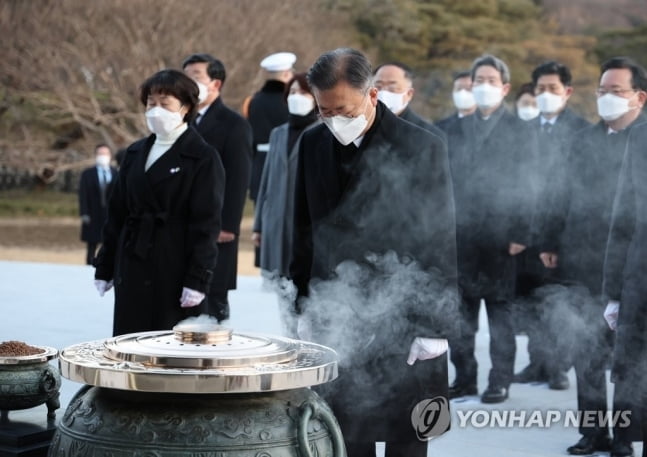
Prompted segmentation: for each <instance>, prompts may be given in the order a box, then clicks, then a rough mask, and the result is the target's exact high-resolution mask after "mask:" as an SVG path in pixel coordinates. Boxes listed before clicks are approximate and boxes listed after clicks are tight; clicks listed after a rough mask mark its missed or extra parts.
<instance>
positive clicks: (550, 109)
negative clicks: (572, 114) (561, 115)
mask: <svg viewBox="0 0 647 457" xmlns="http://www.w3.org/2000/svg"><path fill="white" fill-rule="evenodd" d="M536 100H537V106H538V107H539V111H541V112H542V113H544V114H555V113H558V112H559V111H560V110H561V109H562V107H563V106H564V103H565V100H564V98H563V97H562V96H561V95H556V94H551V93H550V92H543V93H541V94H540V95H537V97H536Z"/></svg>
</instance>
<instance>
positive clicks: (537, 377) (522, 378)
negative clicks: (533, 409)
mask: <svg viewBox="0 0 647 457" xmlns="http://www.w3.org/2000/svg"><path fill="white" fill-rule="evenodd" d="M546 381H548V376H546V374H545V373H544V370H543V369H542V367H540V366H539V365H537V364H535V363H531V364H529V365H528V366H527V367H526V368H524V369H523V370H521V371H520V372H519V373H517V374H516V375H514V379H513V382H519V383H522V384H525V383H528V382H546Z"/></svg>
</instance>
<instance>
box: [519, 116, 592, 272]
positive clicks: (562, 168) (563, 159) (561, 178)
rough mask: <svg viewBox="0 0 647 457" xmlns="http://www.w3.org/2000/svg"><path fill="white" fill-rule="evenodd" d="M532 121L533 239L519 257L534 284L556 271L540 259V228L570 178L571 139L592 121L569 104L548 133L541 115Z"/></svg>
mask: <svg viewBox="0 0 647 457" xmlns="http://www.w3.org/2000/svg"><path fill="white" fill-rule="evenodd" d="M529 124H530V125H531V126H532V127H533V128H534V129H535V130H536V132H537V142H538V148H537V155H536V157H535V158H534V160H533V162H532V164H530V165H529V166H527V167H525V171H524V175H525V176H526V180H527V182H528V183H530V184H531V186H530V187H531V188H532V192H533V194H534V197H533V198H534V201H535V204H534V215H533V218H532V221H533V224H532V234H531V235H532V242H531V246H529V247H528V249H526V251H524V252H523V253H521V254H520V255H519V256H518V257H517V259H518V261H519V263H520V265H519V266H520V271H519V273H520V274H524V275H530V276H532V277H533V279H532V281H533V282H535V285H541V284H542V283H544V282H546V281H551V277H552V275H553V273H554V271H553V270H552V269H548V268H545V267H544V265H543V264H542V262H541V260H540V259H539V254H540V251H541V247H540V245H541V243H542V241H541V240H542V236H541V233H540V230H541V228H542V227H543V226H544V224H545V222H544V221H545V220H546V219H547V218H549V217H552V216H551V214H552V211H553V204H552V201H551V199H552V197H551V196H552V195H553V194H555V193H562V192H564V190H557V189H556V186H557V185H558V184H560V183H562V184H563V183H566V182H567V181H568V177H567V176H565V175H564V173H566V171H567V162H568V160H567V159H568V154H569V150H570V147H571V142H572V141H573V138H574V137H575V135H576V133H577V132H579V131H580V130H582V129H583V128H586V127H588V126H590V125H591V124H590V123H589V122H588V121H587V120H586V119H584V118H582V117H580V116H578V115H577V114H575V113H574V112H573V111H571V110H570V109H569V108H566V109H564V111H562V112H561V113H560V114H559V115H558V116H557V119H556V120H555V123H554V124H553V125H552V127H551V128H550V131H549V132H548V133H547V132H546V131H545V130H544V129H543V128H542V126H541V119H540V118H539V117H538V118H537V119H533V120H532V121H529Z"/></svg>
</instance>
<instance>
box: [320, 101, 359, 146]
mask: <svg viewBox="0 0 647 457" xmlns="http://www.w3.org/2000/svg"><path fill="white" fill-rule="evenodd" d="M367 100H368V98H367ZM364 107H366V105H364ZM321 120H322V121H323V123H324V124H326V127H328V128H329V129H330V131H331V132H332V134H333V135H334V136H335V138H337V141H339V142H340V143H341V144H343V145H344V146H346V145H348V144H350V143H351V142H352V141H353V140H355V139H357V138H358V137H359V136H360V135H361V134H362V132H363V131H364V129H365V128H366V126H367V125H368V119H366V115H365V114H364V113H362V114H360V115H359V116H357V117H347V116H340V115H337V116H330V117H322V118H321Z"/></svg>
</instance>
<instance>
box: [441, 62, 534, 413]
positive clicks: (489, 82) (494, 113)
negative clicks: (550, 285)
mask: <svg viewBox="0 0 647 457" xmlns="http://www.w3.org/2000/svg"><path fill="white" fill-rule="evenodd" d="M471 75H472V81H473V83H472V93H473V94H474V99H475V101H476V105H477V106H478V109H477V110H476V112H475V113H474V114H473V115H470V116H466V117H464V118H462V119H460V120H459V121H458V122H456V123H454V124H452V126H451V128H450V129H449V130H448V131H447V141H448V148H449V157H450V164H451V168H452V179H453V183H454V198H455V201H456V232H457V246H458V273H459V286H460V289H461V293H462V311H463V324H464V325H463V329H462V331H461V332H460V336H459V337H458V338H454V339H451V340H450V342H449V344H450V347H451V359H452V362H453V364H454V366H455V367H456V379H455V381H454V384H453V385H452V386H451V387H450V396H451V397H460V396H464V395H475V394H476V393H477V383H476V381H477V362H476V359H475V357H474V349H475V347H474V345H475V335H476V331H477V327H478V314H479V308H480V302H481V299H483V300H484V301H485V306H486V308H487V317H488V324H489V329H490V358H491V360H492V369H491V370H490V375H489V380H488V387H487V388H486V389H485V391H484V392H483V394H482V396H481V401H482V402H484V403H500V402H503V401H505V400H506V399H507V398H508V389H509V386H510V383H511V382H512V377H513V370H514V355H515V335H514V329H513V325H512V316H511V313H512V303H511V299H512V298H513V294H514V281H515V269H516V262H515V256H516V255H517V254H519V253H521V252H523V251H524V249H525V248H526V246H527V245H528V243H529V238H530V236H529V234H530V233H529V232H530V218H531V214H530V213H531V208H532V201H531V198H530V197H531V192H530V188H529V187H528V186H527V183H526V182H525V181H524V177H523V175H522V170H523V169H524V165H525V164H528V163H530V162H531V160H532V158H533V157H534V156H535V154H536V139H535V133H534V131H533V130H532V128H530V126H528V125H527V124H526V123H525V122H524V121H522V120H521V119H519V118H518V117H517V116H515V115H514V114H512V113H510V112H508V110H506V108H505V106H504V105H503V99H504V97H505V96H506V95H507V94H508V92H509V91H510V71H509V69H508V66H507V65H506V64H505V63H504V62H503V61H502V60H500V59H498V58H497V57H494V56H491V55H484V56H482V57H480V58H478V59H476V60H475V61H474V63H473V64H472V69H471Z"/></svg>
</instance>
